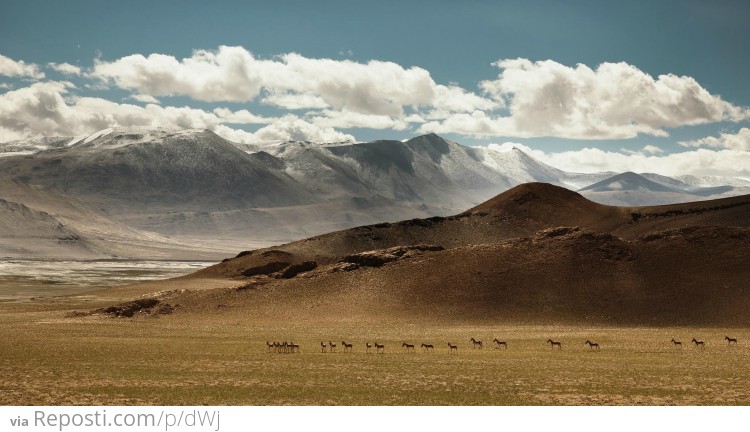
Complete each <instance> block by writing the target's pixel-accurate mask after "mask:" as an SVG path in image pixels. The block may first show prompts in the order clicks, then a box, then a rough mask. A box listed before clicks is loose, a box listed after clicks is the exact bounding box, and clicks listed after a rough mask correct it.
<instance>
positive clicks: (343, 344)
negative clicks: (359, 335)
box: [341, 341, 354, 352]
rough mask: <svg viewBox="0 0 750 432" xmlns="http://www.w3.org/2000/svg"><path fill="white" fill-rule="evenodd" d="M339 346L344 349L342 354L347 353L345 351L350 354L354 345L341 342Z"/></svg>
mask: <svg viewBox="0 0 750 432" xmlns="http://www.w3.org/2000/svg"><path fill="white" fill-rule="evenodd" d="M341 346H342V347H344V352H347V351H349V352H352V347H353V346H354V344H350V343H346V342H344V341H341Z"/></svg>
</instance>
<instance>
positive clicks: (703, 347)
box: [691, 338, 706, 349]
mask: <svg viewBox="0 0 750 432" xmlns="http://www.w3.org/2000/svg"><path fill="white" fill-rule="evenodd" d="M691 342H693V343H694V344H695V347H696V348H698V347H701V349H705V348H706V343H705V342H703V341H699V340H695V338H693V340H692V341H691Z"/></svg>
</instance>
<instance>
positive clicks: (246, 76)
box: [91, 46, 500, 117]
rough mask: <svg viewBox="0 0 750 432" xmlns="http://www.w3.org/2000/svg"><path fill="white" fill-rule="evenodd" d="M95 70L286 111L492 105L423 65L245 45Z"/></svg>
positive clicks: (137, 84) (124, 81) (167, 92)
mask: <svg viewBox="0 0 750 432" xmlns="http://www.w3.org/2000/svg"><path fill="white" fill-rule="evenodd" d="M91 76H92V77H95V78H98V79H100V80H102V81H103V82H106V83H110V84H114V85H116V86H118V87H120V88H123V89H129V90H133V91H136V92H137V93H139V94H144V95H151V96H174V95H183V96H189V97H191V98H193V99H195V100H199V101H207V102H216V101H230V102H249V101H253V100H256V99H257V98H260V100H261V101H262V103H265V104H268V105H273V106H277V107H280V108H285V109H293V110H294V109H334V110H341V111H349V112H353V113H358V114H365V115H379V116H391V117H394V116H401V115H403V114H404V111H405V108H406V107H427V108H428V109H433V108H434V109H440V110H447V111H450V112H462V111H469V112H471V111H473V110H475V109H492V108H496V107H498V106H500V104H499V103H498V102H497V101H493V100H490V99H487V98H484V97H481V96H478V95H476V94H474V93H472V92H469V91H466V90H464V89H462V88H460V87H458V86H444V85H439V84H437V83H435V81H434V80H433V79H432V78H431V76H430V73H429V72H428V71H427V70H425V69H422V68H419V67H416V66H414V67H409V68H405V67H403V66H401V65H399V64H396V63H393V62H386V61H377V60H371V61H368V62H367V63H359V62H355V61H352V60H333V59H325V58H323V59H316V58H307V57H304V56H302V55H299V54H296V53H288V54H284V55H280V56H277V57H274V58H272V59H259V58H256V57H255V56H254V55H253V54H252V53H251V52H249V51H247V50H246V49H244V48H242V47H229V46H221V47H219V49H218V50H215V51H209V50H197V51H195V52H194V53H193V55H192V56H191V57H188V58H184V59H182V60H178V59H177V58H175V57H173V56H169V55H164V54H151V55H149V56H148V57H146V56H143V55H141V54H135V55H130V56H126V57H122V58H120V59H117V60H114V61H109V62H108V61H101V60H98V61H97V62H96V64H95V66H94V69H93V71H92V72H91Z"/></svg>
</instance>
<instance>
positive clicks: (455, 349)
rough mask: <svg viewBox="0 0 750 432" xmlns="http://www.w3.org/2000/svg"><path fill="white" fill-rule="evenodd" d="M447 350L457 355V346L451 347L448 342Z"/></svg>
mask: <svg viewBox="0 0 750 432" xmlns="http://www.w3.org/2000/svg"><path fill="white" fill-rule="evenodd" d="M448 350H449V351H448V352H453V351H455V352H456V353H458V345H453V344H451V343H450V342H448Z"/></svg>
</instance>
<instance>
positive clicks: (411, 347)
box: [401, 342, 414, 352]
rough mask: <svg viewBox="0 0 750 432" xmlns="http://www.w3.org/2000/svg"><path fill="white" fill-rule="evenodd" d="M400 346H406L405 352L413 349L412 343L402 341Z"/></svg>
mask: <svg viewBox="0 0 750 432" xmlns="http://www.w3.org/2000/svg"><path fill="white" fill-rule="evenodd" d="M401 348H406V352H409V350H410V349H411V350H412V351H414V344H408V343H406V342H404V343H402V344H401Z"/></svg>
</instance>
